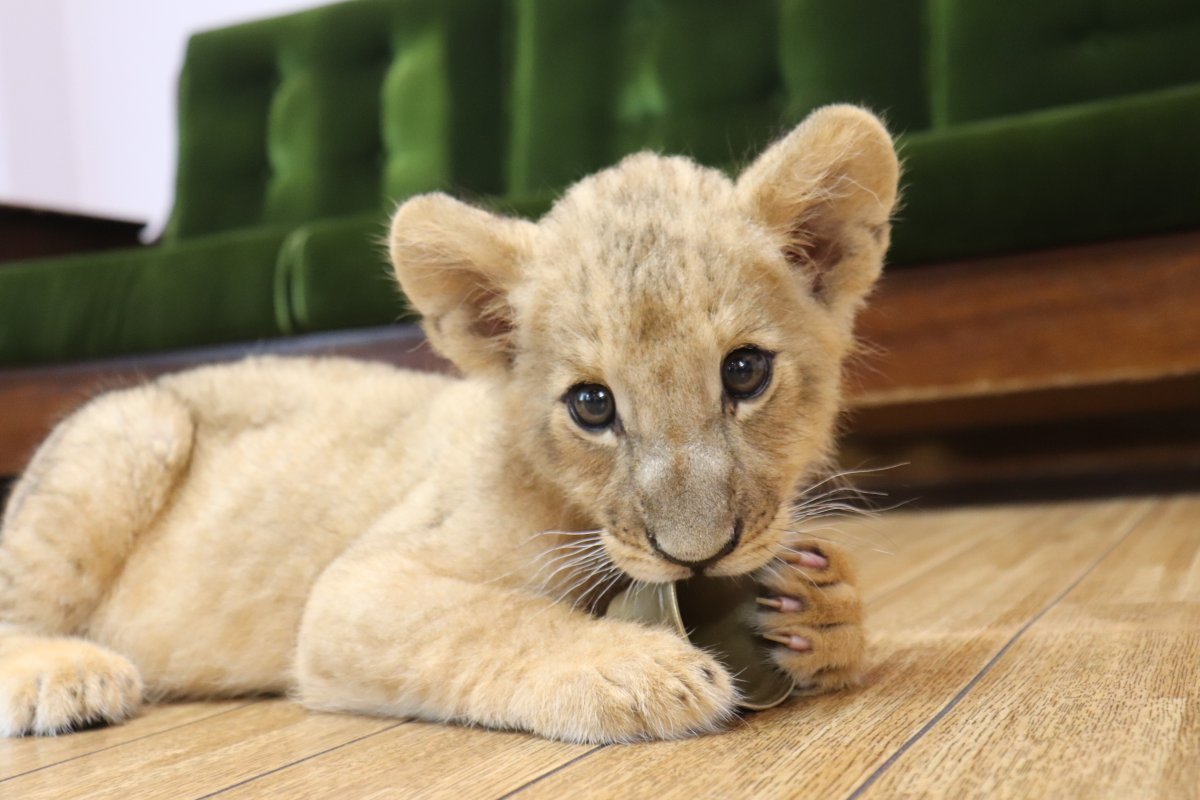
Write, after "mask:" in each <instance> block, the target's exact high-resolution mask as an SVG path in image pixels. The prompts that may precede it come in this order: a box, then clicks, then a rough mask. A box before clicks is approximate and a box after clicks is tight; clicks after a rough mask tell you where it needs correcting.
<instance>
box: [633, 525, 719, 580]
mask: <svg viewBox="0 0 1200 800" xmlns="http://www.w3.org/2000/svg"><path fill="white" fill-rule="evenodd" d="M646 538H647V539H649V540H650V546H651V547H653V548H654V552H656V553H658V554H659V555H660V556H662V557H663V558H664V559H666V560H667V561H670V562H671V563H672V564H678V565H679V566H681V567H687V568H688V569H690V570H691V571H692V573H693V574H696V575H700V574H701V573H703V572H704V570H705V569H707V568H708V567H710V566H712V565H713V564H715V563H717V562H718V561H720V560H721V559H722V558H724V557H725V556H727V555H729V554H730V553H732V552H733V551H734V549H735V548H737V546H738V542H740V541H741V540H742V521H741V520H740V519H739V520H737V521H736V522H734V523H733V535H732V536H730V537H729V539H728V541H726V542H725V544H724V545H722V546H721V549H720V550H718V551H717V552H715V553H713V554H712V555H711V556H709V557H708V558H704V559H701V560H698V561H692V560H688V559H684V558H679V557H678V556H673V555H671V554H670V553H669V552H667V551H666V550H664V549H663V547H662V545H660V544H659V542H658V537H657V536H655V535H654V531H653V530H652V529H650V528H648V527H647V528H646Z"/></svg>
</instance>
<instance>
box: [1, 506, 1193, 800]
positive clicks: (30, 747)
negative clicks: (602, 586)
mask: <svg viewBox="0 0 1200 800" xmlns="http://www.w3.org/2000/svg"><path fill="white" fill-rule="evenodd" d="M831 535H833V534H831ZM840 535H841V536H842V537H843V541H848V542H853V543H854V547H855V549H856V550H857V551H858V552H859V557H860V559H861V562H862V580H863V583H864V585H865V590H866V594H867V597H868V600H869V621H870V626H871V630H872V642H873V645H872V650H871V664H872V666H871V668H870V671H869V678H868V680H867V682H866V685H865V686H864V687H863V688H861V689H859V690H856V691H853V692H849V693H845V694H841V695H838V696H833V697H824V698H817V699H807V700H797V701H793V702H792V703H790V704H787V705H785V706H783V707H780V708H777V709H775V710H773V711H769V712H764V713H761V714H757V715H753V716H749V717H747V718H746V719H745V720H744V721H742V722H741V723H740V724H739V725H737V726H735V728H734V729H732V730H730V731H729V732H727V733H725V734H722V735H718V736H710V737H706V738H703V739H694V740H691V741H684V742H669V743H651V744H642V745H635V746H613V747H583V746H575V745H567V744H560V743H556V742H548V741H543V740H539V739H535V738H532V737H529V736H525V735H521V734H513V733H496V732H491V731H484V730H477V729H466V728H459V727H450V726H441V725H429V724H423V723H418V722H403V721H395V720H384V719H371V718H366V717H353V716H336V715H327V714H313V713H307V712H305V711H303V710H301V709H300V708H298V707H296V706H295V705H292V704H289V703H287V702H284V701H256V702H228V703H211V704H185V705H174V706H165V707H159V708H154V709H150V710H148V711H147V712H145V713H144V714H143V715H142V716H141V717H139V718H138V719H136V720H134V721H133V722H130V723H128V724H126V725H123V726H120V727H116V728H110V729H102V730H94V731H89V732H85V733H80V734H74V735H71V736H64V737H61V738H59V739H27V740H16V741H0V797H3V798H14V800H15V799H16V798H23V799H24V800H34V799H35V798H55V799H56V800H57V799H58V798H74V797H89V798H91V797H96V798H102V797H114V798H120V799H121V800H130V799H131V798H150V797H170V798H198V797H212V796H219V797H221V798H230V799H231V800H232V798H249V797H256V798H260V797H261V798H301V797H303V798H311V797H338V798H342V799H343V800H352V799H357V798H374V797H381V798H382V797H403V798H408V797H447V798H456V800H457V798H475V797H479V798H496V797H507V796H518V797H521V798H523V799H525V798H530V799H532V798H562V797H572V798H589V797H648V796H653V797H661V798H674V797H679V798H697V797H755V798H759V797H764V798H765V797H813V798H837V797H851V798H859V797H862V798H884V797H898V796H899V797H918V796H919V797H954V798H956V799H957V798H968V797H988V798H1006V797H1013V798H1028V797H1053V798H1098V797H1112V798H1122V800H1125V799H1126V798H1143V797H1172V798H1174V797H1180V798H1183V797H1200V496H1191V497H1186V496H1182V497H1168V498H1148V499H1136V500H1109V501H1103V502H1087V503H1063V504H1054V505H1041V506H1009V507H1000V508H973V509H963V510H948V511H936V512H919V513H918V512H897V513H892V514H889V515H886V516H885V517H884V519H882V520H881V521H878V522H875V523H870V524H867V525H858V524H856V525H853V526H850V525H847V526H843V528H842V533H841V534H840Z"/></svg>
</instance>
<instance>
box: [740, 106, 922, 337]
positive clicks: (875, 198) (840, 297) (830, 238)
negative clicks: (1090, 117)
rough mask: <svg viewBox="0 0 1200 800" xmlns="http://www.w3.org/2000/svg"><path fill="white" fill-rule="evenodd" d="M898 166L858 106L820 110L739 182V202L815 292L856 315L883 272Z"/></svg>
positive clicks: (888, 142)
mask: <svg viewBox="0 0 1200 800" xmlns="http://www.w3.org/2000/svg"><path fill="white" fill-rule="evenodd" d="M899 180H900V165H899V162H898V161H897V159H896V150H895V147H894V146H893V144H892V137H891V136H890V135H889V134H888V132H887V129H886V128H884V127H883V123H881V122H880V121H879V119H878V118H877V117H875V116H874V115H873V114H871V113H870V112H868V111H865V110H863V109H861V108H858V107H856V106H846V105H839V106H826V107H824V108H820V109H817V110H816V111H814V112H812V113H811V114H809V116H808V117H807V118H806V119H805V120H804V122H802V123H800V125H799V126H797V127H796V128H795V130H793V131H792V132H791V133H790V134H788V135H787V136H785V137H784V138H783V139H781V140H780V141H778V142H776V143H775V144H774V145H772V146H771V147H770V148H768V149H767V150H766V152H764V153H763V154H762V155H761V156H759V157H758V160H756V161H755V162H754V163H753V164H751V165H750V166H749V167H748V168H747V169H746V171H745V172H743V173H742V175H741V177H739V178H738V182H737V192H738V200H739V202H740V203H741V204H742V206H743V208H745V209H746V210H747V211H748V212H749V213H750V214H751V215H752V216H753V217H756V218H757V219H758V220H759V221H760V222H761V223H762V224H763V225H764V226H765V227H766V228H767V229H768V230H770V231H772V232H773V233H775V234H776V235H777V236H778V237H779V240H780V247H781V248H782V250H783V254H784V256H785V257H786V258H787V260H788V261H789V262H790V263H792V264H793V265H794V266H795V267H796V268H797V269H798V270H800V271H801V272H802V273H803V274H804V275H805V277H806V279H807V280H808V281H809V282H810V285H811V286H812V291H813V293H814V294H815V295H816V296H817V298H818V299H819V300H821V301H822V302H823V303H825V304H826V305H827V306H828V307H829V308H831V309H832V310H833V311H834V312H835V313H837V314H839V315H846V316H853V314H854V312H855V311H856V310H857V309H858V307H859V305H860V304H861V303H862V300H863V298H864V297H865V296H866V294H867V292H868V291H869V290H870V288H871V286H872V285H873V284H874V283H875V280H876V278H878V277H879V273H880V271H881V270H882V268H883V255H884V253H885V252H886V251H887V246H888V240H889V234H890V218H891V214H892V208H893V207H894V206H895V204H896V193H897V191H898V183H899Z"/></svg>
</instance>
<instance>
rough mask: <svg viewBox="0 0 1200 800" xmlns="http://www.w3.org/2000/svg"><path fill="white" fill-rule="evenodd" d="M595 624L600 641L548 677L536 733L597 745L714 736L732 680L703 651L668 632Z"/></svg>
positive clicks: (732, 704)
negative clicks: (601, 629)
mask: <svg viewBox="0 0 1200 800" xmlns="http://www.w3.org/2000/svg"><path fill="white" fill-rule="evenodd" d="M601 625H602V626H603V627H604V628H606V629H607V630H606V631H604V632H603V635H601V636H598V637H596V640H595V641H593V642H591V643H589V645H590V646H586V647H584V648H583V650H582V652H578V651H577V652H574V653H571V654H570V656H571V659H570V660H571V662H573V663H564V664H563V665H562V667H561V668H560V669H557V670H555V671H554V672H555V674H554V676H553V677H552V678H551V680H550V683H551V685H549V686H547V687H545V688H546V690H547V691H548V694H549V696H550V697H552V698H553V699H552V700H551V702H550V703H547V704H545V705H544V706H543V707H544V708H546V709H547V710H548V711H549V713H548V714H545V715H542V718H541V719H540V720H538V724H535V725H534V728H535V730H536V732H538V733H541V734H542V735H546V736H551V737H554V738H559V739H566V740H568V741H575V742H586V743H597V744H603V743H609V742H630V741H636V740H642V739H678V738H681V737H684V736H690V735H694V734H698V733H704V732H709V731H713V730H716V729H718V728H720V727H721V726H722V725H723V724H724V723H725V722H726V721H727V720H729V719H730V718H731V717H732V716H733V715H734V713H735V710H736V708H737V701H738V697H737V690H736V689H735V687H734V684H733V679H732V677H731V676H730V675H729V672H728V671H727V670H726V669H725V668H724V667H723V666H721V664H720V662H718V661H717V660H716V659H715V658H713V657H712V656H710V655H709V654H708V653H706V652H704V651H703V650H700V649H698V648H696V647H694V646H692V645H691V644H689V643H688V642H686V641H684V640H683V639H681V638H679V637H678V636H676V635H675V634H673V633H671V632H669V631H665V630H658V629H651V628H645V627H643V626H640V625H636V624H634V623H625V622H616V621H607V622H602V623H601ZM564 655H567V654H564ZM576 659H578V661H576Z"/></svg>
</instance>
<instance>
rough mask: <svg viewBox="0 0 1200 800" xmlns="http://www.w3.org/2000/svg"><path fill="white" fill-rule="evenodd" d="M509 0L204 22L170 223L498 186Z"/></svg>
mask: <svg viewBox="0 0 1200 800" xmlns="http://www.w3.org/2000/svg"><path fill="white" fill-rule="evenodd" d="M502 10H503V7H502V5H501V4H499V3H497V2H495V0H420V1H419V2H415V1H412V0H410V2H395V0H359V2H354V3H343V4H339V5H333V6H327V7H324V8H318V9H314V10H312V11H308V12H303V13H300V14H295V15H292V16H288V17H283V18H280V19H275V20H266V21H263V22H258V23H251V24H248V25H241V26H237V27H234V28H228V29H224V30H218V31H213V32H210V33H202V34H199V35H197V36H194V37H193V38H192V40H191V42H190V43H189V46H188V52H187V57H186V59H185V67H184V71H183V74H182V76H181V78H180V117H179V122H180V145H179V168H178V169H179V171H178V177H177V187H176V188H177V190H176V203H175V208H174V212H173V216H172V220H171V224H170V226H169V233H168V238H169V239H171V240H179V239H187V238H189V237H192V236H198V235H203V234H209V233H214V232H217V231H223V230H228V229H231V228H238V227H249V226H254V225H261V224H268V225H298V224H300V223H303V222H307V221H310V220H314V219H320V218H323V217H331V216H338V215H343V214H350V213H353V212H360V211H366V210H376V209H379V208H380V207H382V205H383V203H384V200H385V198H402V197H407V196H409V195H411V194H414V193H417V192H421V191H427V190H430V189H435V188H439V187H446V186H463V187H470V188H471V189H472V190H475V191H484V192H499V191H500V190H501V180H500V173H501V165H502V163H503V157H504V153H503V150H502V142H503V135H502V133H503V129H504V125H503V97H504V89H503V87H502V85H501V82H502V80H503V79H504V72H503V70H502V69H501V66H502V65H501V56H502V52H501V45H502V43H503V41H504V37H503V35H502V26H503V24H504V17H503V15H502V13H501V12H502Z"/></svg>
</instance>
